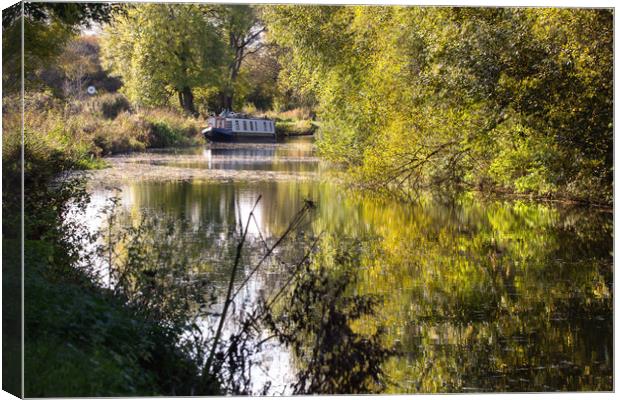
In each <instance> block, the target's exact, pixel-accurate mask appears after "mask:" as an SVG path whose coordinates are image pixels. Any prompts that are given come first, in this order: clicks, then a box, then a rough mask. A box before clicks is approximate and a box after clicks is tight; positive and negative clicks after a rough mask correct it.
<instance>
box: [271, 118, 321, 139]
mask: <svg viewBox="0 0 620 400" xmlns="http://www.w3.org/2000/svg"><path fill="white" fill-rule="evenodd" d="M315 130H316V125H314V124H313V123H312V121H308V120H303V121H296V122H284V121H282V122H280V121H277V122H276V134H277V135H282V136H300V135H312V134H313V133H314V131H315Z"/></svg>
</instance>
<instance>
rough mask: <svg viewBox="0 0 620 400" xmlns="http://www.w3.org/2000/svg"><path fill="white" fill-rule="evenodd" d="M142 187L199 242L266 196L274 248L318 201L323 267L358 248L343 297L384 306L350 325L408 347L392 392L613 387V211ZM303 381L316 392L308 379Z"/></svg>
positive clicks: (386, 367)
mask: <svg viewBox="0 0 620 400" xmlns="http://www.w3.org/2000/svg"><path fill="white" fill-rule="evenodd" d="M131 190H132V194H133V196H134V200H135V203H134V205H135V206H136V207H146V208H149V209H153V208H159V207H162V208H163V207H164V206H165V207H166V210H167V212H168V213H170V215H171V216H176V217H183V216H184V217H186V218H189V219H190V221H191V224H190V225H191V229H190V230H192V231H193V232H194V233H196V232H199V231H200V229H203V228H204V230H205V232H206V231H208V232H210V233H209V234H208V235H207V234H205V236H202V238H203V239H204V238H205V237H210V236H209V235H211V236H213V237H217V236H218V234H219V233H221V232H222V229H223V228H224V227H226V226H236V225H238V221H239V220H240V219H241V218H240V217H239V215H240V213H239V209H240V207H239V203H244V202H247V201H246V200H247V199H250V198H255V195H256V193H261V194H263V196H264V198H263V201H262V202H261V205H260V207H261V213H262V217H261V229H262V231H263V233H264V234H265V236H266V238H267V240H268V241H269V240H270V237H273V236H275V235H277V234H279V233H281V232H282V231H283V230H284V229H285V227H286V223H287V221H290V219H291V218H292V216H293V214H294V212H295V210H296V209H298V206H299V205H300V204H303V201H304V198H313V199H316V200H317V202H318V203H319V208H318V210H317V211H316V216H315V218H314V220H313V222H312V227H311V228H309V229H308V232H307V233H308V237H312V234H311V233H312V232H319V231H325V232H326V233H328V234H327V235H326V237H325V239H324V240H322V241H321V247H320V253H319V254H318V255H317V256H318V257H321V258H322V260H323V264H324V265H334V257H335V255H336V254H339V250H338V249H342V248H346V247H347V243H348V242H349V241H350V239H348V238H355V240H356V241H358V242H359V245H358V246H357V247H356V249H355V250H354V252H355V254H356V257H357V258H356V267H355V269H354V271H355V272H354V275H355V279H352V280H350V282H349V283H348V284H349V288H348V289H347V290H346V291H345V292H347V293H352V292H355V293H357V294H360V295H366V294H368V295H372V296H375V295H378V296H380V298H381V301H380V303H379V304H378V305H376V307H375V308H376V309H377V310H379V311H380V312H379V313H378V314H379V315H380V318H379V317H378V316H377V315H374V316H371V315H366V316H362V317H360V318H359V321H364V323H363V324H361V323H360V322H359V321H358V322H354V323H352V324H351V326H353V327H356V328H355V329H360V325H363V326H364V327H365V328H364V329H368V331H365V332H366V333H369V332H370V333H372V332H373V329H376V327H377V326H378V325H383V326H385V328H386V333H385V335H386V337H385V343H386V344H387V345H388V346H391V345H395V346H396V347H397V349H398V350H399V355H398V356H397V357H393V358H390V359H389V360H388V359H386V360H384V362H383V363H382V365H383V367H382V368H383V371H384V372H385V373H386V374H387V375H389V377H390V378H391V379H390V382H391V383H390V384H388V385H387V387H386V388H385V390H386V391H391V392H399V393H402V392H415V391H421V392H445V391H468V390H470V389H471V390H473V389H475V390H478V391H480V390H494V391H506V390H509V391H532V390H536V391H547V390H610V389H611V387H612V356H613V343H612V315H613V314H612V284H613V256H612V253H611V251H612V243H613V241H612V232H613V221H612V216H611V214H607V213H603V212H596V211H593V210H591V209H590V210H582V209H569V208H565V207H559V206H551V205H544V204H531V203H527V202H509V201H506V202H504V201H481V200H479V199H467V198H464V199H461V200H459V201H455V202H452V204H447V205H446V204H439V203H437V202H435V201H433V200H427V201H421V202H420V203H419V204H417V205H402V204H398V203H393V202H388V201H384V200H378V199H372V198H368V197H363V196H356V195H351V194H350V193H346V192H344V191H343V190H342V189H340V188H338V187H336V186H335V185H330V184H325V183H309V182H259V183H235V184H230V185H225V184H224V185H222V184H219V185H211V184H207V183H198V182H194V183H192V184H189V183H176V184H161V185H160V186H158V184H149V185H144V186H141V185H133V186H132V189H131ZM248 201H249V200H248ZM241 208H243V207H241ZM241 214H243V213H241ZM200 226H202V227H203V228H197V227H200ZM219 240H220V243H219V244H217V245H216V244H215V242H213V243H214V244H213V246H211V247H210V246H207V248H210V249H212V250H209V251H210V252H211V254H212V258H213V259H214V258H215V257H216V256H220V257H219V258H220V259H223V258H226V256H225V254H230V253H225V254H223V252H222V251H221V250H218V248H227V247H226V246H230V244H231V243H233V244H234V242H230V237H229V236H226V235H220V239H219ZM203 243H204V240H203ZM301 243H304V241H303V240H302V238H301V237H299V238H298V240H295V241H292V242H291V244H290V245H289V246H288V247H283V248H282V249H281V253H280V254H279V256H280V257H281V258H283V259H284V260H289V261H290V260H292V259H294V258H295V257H299V254H300V251H299V250H300V248H301V247H302V246H301ZM221 246H223V247H221ZM203 250H204V248H203ZM222 255H224V257H221V256H222ZM211 269H214V270H217V268H214V267H211ZM221 270H223V271H226V269H225V267H223V269H221ZM225 274H226V272H223V273H222V276H225ZM273 276H278V275H277V274H276V275H270V278H269V279H265V282H267V283H268V284H271V285H272V286H271V287H270V290H273V288H275V287H277V284H279V283H281V280H277V279H276V280H274V279H272V277H273ZM317 307H319V306H317ZM310 320H311V319H309V321H310ZM320 322H321V321H320V320H318V322H317V321H314V323H315V324H317V325H315V326H320ZM305 329H310V326H307V327H306V328H305ZM351 329H354V328H351ZM354 331H355V330H354ZM305 335H306V336H309V337H312V335H311V333H310V332H309V331H308V332H306V333H305ZM308 354H310V355H311V353H306V355H305V356H303V357H298V361H299V363H300V366H303V365H313V364H312V363H308V361H307V357H308ZM304 362H305V363H304ZM315 364H316V363H315ZM306 383H307V386H306V388H309V387H313V383H312V381H311V379H310V378H308V380H307V381H306ZM369 390H370V389H369ZM300 391H303V390H301V389H300ZM328 391H329V390H328Z"/></svg>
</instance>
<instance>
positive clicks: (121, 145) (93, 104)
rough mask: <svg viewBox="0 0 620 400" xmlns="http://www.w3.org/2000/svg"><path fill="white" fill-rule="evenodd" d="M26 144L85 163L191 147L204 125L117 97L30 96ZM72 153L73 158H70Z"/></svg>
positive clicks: (200, 140)
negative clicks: (63, 98) (65, 100)
mask: <svg viewBox="0 0 620 400" xmlns="http://www.w3.org/2000/svg"><path fill="white" fill-rule="evenodd" d="M25 100H26V109H25V113H24V128H25V137H26V140H28V141H31V142H32V143H33V145H34V144H38V143H45V146H44V147H45V148H47V150H43V149H41V151H49V154H52V153H56V152H65V153H68V154H67V156H69V157H70V158H74V159H77V160H82V161H81V163H82V164H83V165H82V166H87V164H88V160H94V159H95V158H96V157H99V156H103V155H110V154H116V153H122V152H130V151H143V150H145V149H148V148H158V147H169V146H191V145H197V144H200V143H202V142H203V140H204V139H203V138H202V137H201V135H200V127H201V122H200V121H199V120H198V119H195V118H192V117H189V116H186V115H183V114H181V113H180V112H177V111H175V110H172V109H166V108H140V109H136V110H134V109H133V108H132V107H131V106H130V104H129V102H128V101H127V99H126V98H125V97H123V96H122V95H119V94H115V95H113V94H105V95H101V96H97V97H93V98H91V99H87V100H85V101H81V102H72V103H63V102H61V101H59V100H56V99H54V98H53V97H52V96H51V95H48V94H45V93H35V94H28V95H27V98H26V99H25ZM69 153H70V154H69Z"/></svg>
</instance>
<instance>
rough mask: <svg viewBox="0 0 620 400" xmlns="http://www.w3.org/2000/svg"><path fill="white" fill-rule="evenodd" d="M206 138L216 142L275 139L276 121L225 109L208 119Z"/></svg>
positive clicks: (205, 131)
mask: <svg viewBox="0 0 620 400" xmlns="http://www.w3.org/2000/svg"><path fill="white" fill-rule="evenodd" d="M202 133H203V134H204V135H205V138H207V139H208V140H211V141H214V142H232V141H239V140H241V141H242V140H253V139H259V140H265V139H267V140H275V138H276V126H275V123H274V122H273V121H272V120H270V119H267V118H254V117H251V116H248V115H245V114H240V113H235V112H232V111H224V112H222V113H221V114H220V115H217V116H212V117H209V118H208V119H207V128H206V129H204V130H203V131H202Z"/></svg>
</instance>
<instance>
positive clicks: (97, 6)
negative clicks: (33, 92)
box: [2, 2, 122, 93]
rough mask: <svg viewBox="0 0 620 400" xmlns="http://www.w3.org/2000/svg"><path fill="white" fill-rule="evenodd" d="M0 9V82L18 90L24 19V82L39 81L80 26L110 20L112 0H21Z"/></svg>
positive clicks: (116, 7)
mask: <svg viewBox="0 0 620 400" xmlns="http://www.w3.org/2000/svg"><path fill="white" fill-rule="evenodd" d="M23 6H24V7H23V8H24V9H23V15H22V9H21V3H19V4H16V5H14V6H12V7H9V8H7V9H5V10H2V32H3V38H2V52H3V54H4V58H3V62H2V67H3V73H2V84H3V89H4V91H5V93H12V92H16V91H18V90H19V79H13V78H12V77H15V76H19V75H20V69H21V62H20V61H21V43H22V41H21V35H22V24H21V21H22V19H23V22H24V24H23V28H24V29H23V35H24V42H23V43H24V49H23V50H24V59H23V63H24V76H25V78H26V80H27V84H28V85H29V86H32V84H34V83H38V75H37V74H38V72H39V70H40V69H41V68H42V67H46V66H49V65H50V64H52V62H53V61H54V60H55V59H56V57H57V56H58V55H59V54H60V53H61V52H62V51H63V49H64V48H65V45H66V43H67V42H69V41H70V40H71V39H72V38H73V37H74V36H75V35H77V34H78V33H79V30H80V28H83V27H88V26H91V25H92V24H98V23H103V22H106V21H108V20H109V18H110V15H111V13H112V12H113V11H114V10H120V9H122V6H121V5H119V4H111V3H48V2H24V3H23Z"/></svg>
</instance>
